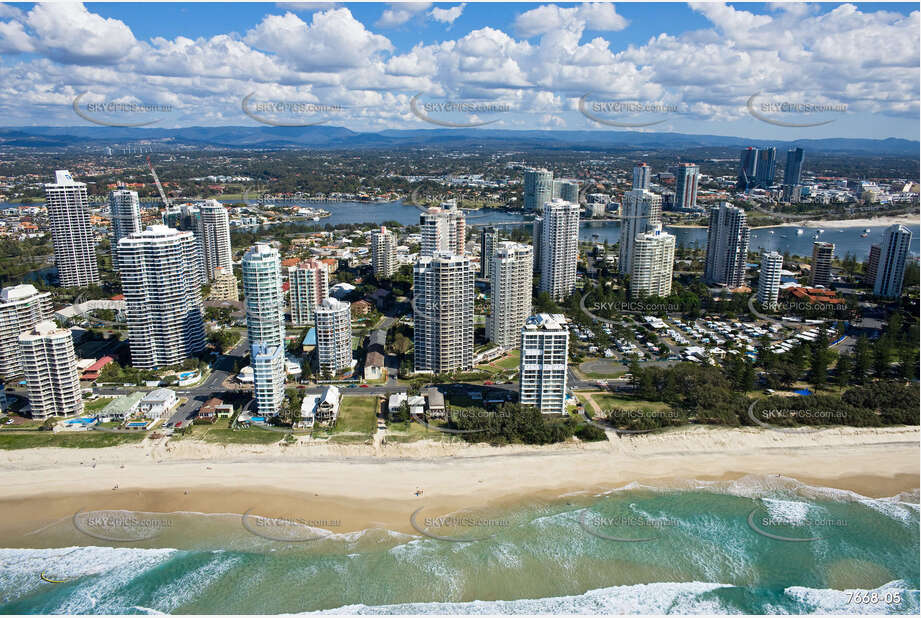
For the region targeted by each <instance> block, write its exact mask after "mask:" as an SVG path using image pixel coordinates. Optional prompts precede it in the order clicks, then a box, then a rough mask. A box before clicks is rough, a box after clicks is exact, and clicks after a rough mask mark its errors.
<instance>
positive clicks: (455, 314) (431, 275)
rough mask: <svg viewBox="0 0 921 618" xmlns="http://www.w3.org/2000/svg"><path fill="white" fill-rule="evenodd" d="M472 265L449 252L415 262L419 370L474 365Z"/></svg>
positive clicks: (415, 356)
mask: <svg viewBox="0 0 921 618" xmlns="http://www.w3.org/2000/svg"><path fill="white" fill-rule="evenodd" d="M473 278H474V273H473V266H472V265H471V263H470V258H468V257H466V256H462V255H456V254H452V253H450V252H436V253H435V255H434V256H431V257H420V258H419V259H418V260H417V261H416V264H415V265H414V266H413V325H414V328H413V347H414V353H413V362H414V365H415V370H416V371H417V372H432V373H441V372H446V371H457V370H464V369H469V368H470V367H472V366H473Z"/></svg>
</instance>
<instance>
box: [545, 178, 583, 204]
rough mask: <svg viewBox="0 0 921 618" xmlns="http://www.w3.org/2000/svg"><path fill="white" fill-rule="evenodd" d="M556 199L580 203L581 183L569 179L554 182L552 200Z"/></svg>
mask: <svg viewBox="0 0 921 618" xmlns="http://www.w3.org/2000/svg"><path fill="white" fill-rule="evenodd" d="M555 197H558V198H560V199H561V200H563V201H566V202H573V203H574V204H578V203H579V181H578V180H571V179H569V178H559V179H557V180H554V181H553V191H552V193H551V196H550V199H553V198H555Z"/></svg>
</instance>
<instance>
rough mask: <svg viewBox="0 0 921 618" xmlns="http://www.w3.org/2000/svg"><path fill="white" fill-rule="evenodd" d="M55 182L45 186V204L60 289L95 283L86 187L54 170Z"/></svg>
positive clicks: (95, 272) (63, 171)
mask: <svg viewBox="0 0 921 618" xmlns="http://www.w3.org/2000/svg"><path fill="white" fill-rule="evenodd" d="M54 175H55V182H54V183H49V184H46V185H45V204H46V207H47V209H48V219H49V222H50V224H51V245H52V248H53V249H54V263H55V264H56V265H57V267H58V279H59V280H60V283H61V287H65V288H70V287H83V286H87V285H94V284H98V283H99V267H98V265H97V264H96V241H95V238H94V237H93V227H92V225H91V224H90V210H89V200H88V199H87V194H86V184H85V183H82V182H76V181H75V180H74V179H73V176H71V175H70V172H68V171H67V170H57V171H56V172H55V173H54Z"/></svg>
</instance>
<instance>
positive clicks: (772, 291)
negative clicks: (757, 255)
mask: <svg viewBox="0 0 921 618" xmlns="http://www.w3.org/2000/svg"><path fill="white" fill-rule="evenodd" d="M782 270H783V255H782V254H780V253H778V252H777V251H770V252H768V253H765V254H764V255H762V256H761V270H760V272H759V273H758V302H759V303H761V305H762V306H765V307H773V306H774V305H775V304H776V303H777V295H778V294H779V293H780V278H781V271H782Z"/></svg>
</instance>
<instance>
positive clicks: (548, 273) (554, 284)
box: [539, 199, 579, 300]
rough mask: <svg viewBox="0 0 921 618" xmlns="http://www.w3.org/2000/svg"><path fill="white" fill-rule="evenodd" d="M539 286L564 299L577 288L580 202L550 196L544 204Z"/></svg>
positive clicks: (552, 295)
mask: <svg viewBox="0 0 921 618" xmlns="http://www.w3.org/2000/svg"><path fill="white" fill-rule="evenodd" d="M540 243H541V248H540V255H541V265H540V286H539V287H540V290H541V291H543V292H547V293H548V294H550V296H551V297H552V298H553V299H555V300H562V299H564V298H566V297H567V296H569V295H570V294H572V291H573V290H574V289H575V288H576V265H577V263H578V261H579V205H578V204H576V203H573V202H564V201H563V200H559V199H555V200H551V201H550V202H548V203H547V204H546V205H545V206H544V212H543V222H542V223H541V237H540Z"/></svg>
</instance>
